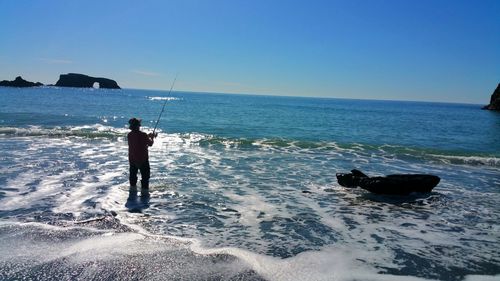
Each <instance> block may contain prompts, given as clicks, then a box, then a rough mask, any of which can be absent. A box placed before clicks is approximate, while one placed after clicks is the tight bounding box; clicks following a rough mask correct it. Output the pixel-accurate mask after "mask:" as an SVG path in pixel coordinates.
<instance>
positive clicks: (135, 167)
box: [129, 161, 150, 188]
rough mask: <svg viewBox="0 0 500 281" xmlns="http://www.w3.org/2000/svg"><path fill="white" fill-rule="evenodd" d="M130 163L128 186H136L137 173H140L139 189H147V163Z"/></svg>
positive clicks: (148, 170) (148, 171)
mask: <svg viewBox="0 0 500 281" xmlns="http://www.w3.org/2000/svg"><path fill="white" fill-rule="evenodd" d="M129 163H130V170H129V171H130V177H129V180H130V186H135V185H136V184H137V171H141V188H149V174H150V168H149V161H146V162H144V163H142V164H137V163H132V162H129Z"/></svg>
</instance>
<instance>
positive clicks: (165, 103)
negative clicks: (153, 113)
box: [153, 73, 179, 137]
mask: <svg viewBox="0 0 500 281" xmlns="http://www.w3.org/2000/svg"><path fill="white" fill-rule="evenodd" d="M178 74H179V73H177V74H175V78H174V81H173V82H172V86H170V90H169V91H168V95H167V98H165V102H164V103H163V106H162V108H161V111H160V115H158V120H156V124H155V128H154V129H153V137H154V135H155V131H156V127H157V126H158V123H159V122H160V118H161V115H162V114H163V111H164V110H165V105H167V101H168V97H169V96H170V93H171V92H172V89H173V88H174V84H175V80H177V75H178Z"/></svg>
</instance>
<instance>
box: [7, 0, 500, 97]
mask: <svg viewBox="0 0 500 281" xmlns="http://www.w3.org/2000/svg"><path fill="white" fill-rule="evenodd" d="M68 72H77V73H84V74H88V75H92V76H100V77H108V78H111V79H114V80H116V81H117V82H118V83H119V84H120V85H121V86H122V87H125V88H145V89H169V88H170V84H171V82H172V80H173V77H174V76H175V73H177V72H179V78H178V81H177V84H176V89H177V90H186V91H204V92H225V93H249V94H270V95H290V96H320V97H339V98H360V99H396V100H425V101H449V102H466V103H478V104H485V103H487V102H488V101H489V98H490V95H491V93H492V92H493V90H494V89H495V88H496V86H497V84H498V83H499V82H500V1H498V0H470V1H463V0H414V1H410V0H386V1H382V0H363V1H359V0H345V1H335V0H325V1H319V0H309V1H307V0H301V1H294V0H282V1H278V0H206V1H194V0H175V1H174V0H172V1H167V0H165V1H160V0H158V1H123V0H121V1H111V0H106V1H95V0H93V1H90V0H85V1H76V0H75V1H66V0H59V1H52V0H43V1H42V0H40V1H28V0H22V1H7V0H4V1H2V2H1V4H0V80H4V79H8V80H12V79H13V78H14V77H15V76H17V75H22V76H23V77H24V78H25V79H27V80H30V81H40V82H42V83H46V84H50V83H55V82H56V81H57V79H58V76H59V74H61V73H68Z"/></svg>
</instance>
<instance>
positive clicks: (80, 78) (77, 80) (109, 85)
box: [56, 73, 121, 89]
mask: <svg viewBox="0 0 500 281" xmlns="http://www.w3.org/2000/svg"><path fill="white" fill-rule="evenodd" d="M94 83H99V88H103V89H121V88H120V86H118V83H116V81H115V80H111V79H108V78H97V77H92V76H88V75H84V74H78V73H68V74H61V75H60V76H59V80H58V81H57V83H56V86H57V87H76V88H92V87H93V86H94Z"/></svg>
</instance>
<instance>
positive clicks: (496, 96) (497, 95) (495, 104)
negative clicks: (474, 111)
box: [483, 83, 500, 110]
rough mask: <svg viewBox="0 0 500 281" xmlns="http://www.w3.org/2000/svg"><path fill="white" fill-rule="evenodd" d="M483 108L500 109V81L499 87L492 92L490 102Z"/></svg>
mask: <svg viewBox="0 0 500 281" xmlns="http://www.w3.org/2000/svg"><path fill="white" fill-rule="evenodd" d="M483 109H489V110H500V83H498V86H497V88H496V89H495V91H494V92H493V94H491V99H490V104H488V105H487V106H485V107H483Z"/></svg>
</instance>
